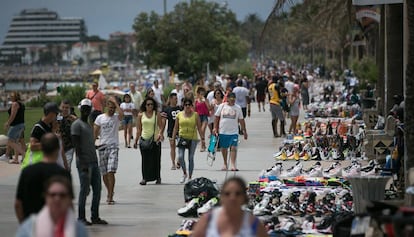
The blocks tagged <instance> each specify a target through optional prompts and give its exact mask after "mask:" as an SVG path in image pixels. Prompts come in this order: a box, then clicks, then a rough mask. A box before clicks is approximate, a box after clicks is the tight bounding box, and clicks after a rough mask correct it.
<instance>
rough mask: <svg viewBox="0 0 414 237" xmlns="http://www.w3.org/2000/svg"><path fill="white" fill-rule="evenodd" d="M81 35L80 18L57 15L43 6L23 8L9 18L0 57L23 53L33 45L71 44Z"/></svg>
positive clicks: (83, 30) (37, 46)
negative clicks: (10, 20) (40, 7)
mask: <svg viewBox="0 0 414 237" xmlns="http://www.w3.org/2000/svg"><path fill="white" fill-rule="evenodd" d="M85 36H86V26H85V22H84V20H83V18H80V17H70V18H69V17H65V18H63V17H62V18H61V17H59V15H58V14H57V13H56V12H54V11H49V10H48V9H46V8H42V9H26V10H23V11H21V12H20V14H18V15H15V16H14V17H13V18H12V22H11V23H10V27H9V30H8V32H7V34H6V37H5V39H4V42H3V44H2V45H1V46H0V51H1V55H2V57H3V60H4V57H11V56H16V54H19V55H24V54H26V55H27V54H28V53H29V52H28V51H29V49H33V48H44V47H47V46H48V45H62V46H66V45H72V44H74V43H76V42H79V41H82V39H83V37H85ZM32 54H33V53H32ZM26 57H27V56H26Z"/></svg>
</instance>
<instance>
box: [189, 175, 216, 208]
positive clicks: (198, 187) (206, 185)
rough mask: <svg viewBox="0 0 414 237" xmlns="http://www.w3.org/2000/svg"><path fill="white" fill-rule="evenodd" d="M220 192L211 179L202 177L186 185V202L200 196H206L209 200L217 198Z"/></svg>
mask: <svg viewBox="0 0 414 237" xmlns="http://www.w3.org/2000/svg"><path fill="white" fill-rule="evenodd" d="M218 194H219V191H218V189H217V187H216V185H215V184H214V183H213V181H211V180H210V179H207V178H204V177H200V178H196V179H193V180H191V181H189V182H187V183H186V184H185V185H184V201H185V202H188V201H190V200H191V199H193V198H196V197H199V196H200V195H203V196H205V198H206V199H207V200H209V199H211V198H213V197H216V196H217V195H218Z"/></svg>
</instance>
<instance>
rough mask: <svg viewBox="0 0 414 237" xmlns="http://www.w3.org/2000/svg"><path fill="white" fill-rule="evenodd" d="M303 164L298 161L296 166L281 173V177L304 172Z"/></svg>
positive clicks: (294, 175)
mask: <svg viewBox="0 0 414 237" xmlns="http://www.w3.org/2000/svg"><path fill="white" fill-rule="evenodd" d="M302 168H303V165H302V163H300V161H298V162H296V164H295V165H294V166H292V167H291V168H289V169H288V170H286V172H282V174H281V175H280V176H281V177H296V176H299V175H301V174H302Z"/></svg>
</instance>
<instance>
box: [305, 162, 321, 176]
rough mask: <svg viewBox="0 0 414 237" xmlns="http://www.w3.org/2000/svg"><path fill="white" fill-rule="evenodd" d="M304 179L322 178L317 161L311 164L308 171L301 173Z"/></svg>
mask: <svg viewBox="0 0 414 237" xmlns="http://www.w3.org/2000/svg"><path fill="white" fill-rule="evenodd" d="M303 174H304V175H305V176H306V177H322V165H321V163H320V162H319V161H317V162H316V163H315V164H313V165H312V166H311V167H310V168H309V169H308V170H305V171H303Z"/></svg>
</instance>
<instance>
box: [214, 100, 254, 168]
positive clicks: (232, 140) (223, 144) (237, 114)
mask: <svg viewBox="0 0 414 237" xmlns="http://www.w3.org/2000/svg"><path fill="white" fill-rule="evenodd" d="M227 99H228V102H227V103H222V104H221V105H220V106H219V108H218V109H217V111H216V114H215V116H216V118H215V120H214V129H213V134H215V135H216V136H217V135H218V136H219V147H220V148H221V153H222V154H223V160H224V166H223V168H222V170H227V169H228V163H227V154H228V149H229V148H230V159H231V170H232V171H238V169H237V167H236V157H237V146H238V143H239V135H238V131H239V127H238V126H239V124H240V126H241V130H242V132H243V135H244V139H245V140H247V131H246V123H245V121H244V118H243V113H242V111H241V108H240V106H238V105H236V104H235V101H236V95H235V94H234V93H229V95H228V97H227Z"/></svg>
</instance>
